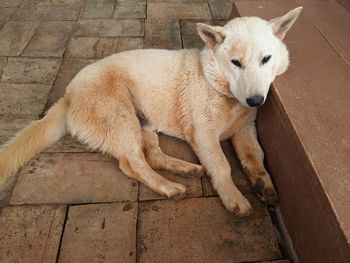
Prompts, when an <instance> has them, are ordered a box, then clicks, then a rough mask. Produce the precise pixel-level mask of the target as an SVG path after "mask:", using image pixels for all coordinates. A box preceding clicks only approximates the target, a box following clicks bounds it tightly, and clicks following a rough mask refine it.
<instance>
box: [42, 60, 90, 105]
mask: <svg viewBox="0 0 350 263" xmlns="http://www.w3.org/2000/svg"><path fill="white" fill-rule="evenodd" d="M92 62H93V60H89V59H73V60H64V61H63V62H62V65H61V67H60V70H59V72H58V75H57V79H56V81H55V84H54V86H53V88H52V91H51V93H50V96H49V98H48V101H47V104H46V107H47V108H49V107H51V106H52V105H53V104H54V103H55V102H56V101H58V100H59V99H60V98H61V97H63V95H64V93H65V91H66V87H67V85H68V84H69V82H70V81H71V80H72V79H73V77H74V76H75V75H76V74H77V73H78V72H79V71H80V70H81V69H82V68H83V67H85V66H86V65H88V64H90V63H92Z"/></svg>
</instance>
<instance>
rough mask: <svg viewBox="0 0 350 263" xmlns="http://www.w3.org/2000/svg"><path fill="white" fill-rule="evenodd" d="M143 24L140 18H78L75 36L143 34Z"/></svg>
mask: <svg viewBox="0 0 350 263" xmlns="http://www.w3.org/2000/svg"><path fill="white" fill-rule="evenodd" d="M143 34H144V25H143V21H142V20H140V19H120V20H108V19H104V20H80V21H78V23H77V30H76V34H75V35H76V36H95V37H120V36H121V37H128V36H143Z"/></svg>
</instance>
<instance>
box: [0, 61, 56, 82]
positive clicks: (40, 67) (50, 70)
mask: <svg viewBox="0 0 350 263" xmlns="http://www.w3.org/2000/svg"><path fill="white" fill-rule="evenodd" d="M60 65H61V60H60V59H54V58H9V59H8V62H7V65H6V66H5V68H4V70H3V73H2V78H1V79H2V81H6V82H16V83H47V84H52V83H53V82H54V80H55V78H56V75H57V72H58V69H59V67H60Z"/></svg>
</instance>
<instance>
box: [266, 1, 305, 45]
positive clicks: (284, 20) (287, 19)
mask: <svg viewBox="0 0 350 263" xmlns="http://www.w3.org/2000/svg"><path fill="white" fill-rule="evenodd" d="M301 10H303V7H301V6H299V7H297V8H295V9H293V10H291V11H289V12H288V13H287V14H285V15H284V16H280V17H276V18H274V19H271V20H270V21H269V24H270V25H271V27H272V30H273V32H274V33H275V35H276V36H277V37H279V38H280V39H283V38H284V36H285V35H286V33H287V31H288V30H289V29H290V28H291V27H292V25H293V24H294V22H295V21H296V20H297V18H298V17H299V15H300V13H301Z"/></svg>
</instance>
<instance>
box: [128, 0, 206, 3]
mask: <svg viewBox="0 0 350 263" xmlns="http://www.w3.org/2000/svg"><path fill="white" fill-rule="evenodd" d="M123 1H127V0H123ZM147 2H148V3H207V0H148V1H147Z"/></svg>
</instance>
